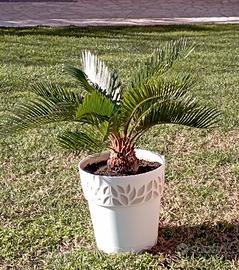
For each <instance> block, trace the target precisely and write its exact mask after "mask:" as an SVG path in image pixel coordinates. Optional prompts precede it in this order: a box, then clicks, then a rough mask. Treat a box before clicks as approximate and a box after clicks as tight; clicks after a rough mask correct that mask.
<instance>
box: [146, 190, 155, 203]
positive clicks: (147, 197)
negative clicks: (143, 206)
mask: <svg viewBox="0 0 239 270" xmlns="http://www.w3.org/2000/svg"><path fill="white" fill-rule="evenodd" d="M152 194H153V191H152V190H151V191H150V192H149V193H148V194H147V196H146V197H145V201H146V202H147V201H149V200H150V199H151V198H152Z"/></svg>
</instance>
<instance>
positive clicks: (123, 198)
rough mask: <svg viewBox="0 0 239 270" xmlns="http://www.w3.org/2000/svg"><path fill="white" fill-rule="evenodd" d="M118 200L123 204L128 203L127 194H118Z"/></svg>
mask: <svg viewBox="0 0 239 270" xmlns="http://www.w3.org/2000/svg"><path fill="white" fill-rule="evenodd" d="M120 200H121V202H122V203H123V204H124V205H128V203H129V200H128V198H127V196H125V195H123V194H120Z"/></svg>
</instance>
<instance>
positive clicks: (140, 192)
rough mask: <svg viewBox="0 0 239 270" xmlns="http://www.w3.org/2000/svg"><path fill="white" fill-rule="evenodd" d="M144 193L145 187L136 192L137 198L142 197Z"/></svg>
mask: <svg viewBox="0 0 239 270" xmlns="http://www.w3.org/2000/svg"><path fill="white" fill-rule="evenodd" d="M144 191H145V185H143V186H142V187H141V188H140V189H139V190H138V192H137V196H142V195H143V194H144Z"/></svg>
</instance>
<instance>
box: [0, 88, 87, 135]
mask: <svg viewBox="0 0 239 270" xmlns="http://www.w3.org/2000/svg"><path fill="white" fill-rule="evenodd" d="M32 92H34V93H35V94H36V95H37V96H36V97H35V98H34V97H32V99H30V100H28V101H26V102H24V103H22V104H18V105H17V106H16V107H15V108H14V110H12V111H10V112H9V113H8V115H7V116H6V119H5V124H4V125H3V126H2V127H1V133H6V134H7V133H13V132H17V131H20V130H23V129H30V128H35V127H39V126H41V125H44V124H49V123H52V122H62V121H76V118H75V113H76V109H77V107H78V106H79V105H80V104H81V103H82V97H81V95H80V93H78V92H72V91H70V90H67V89H63V88H61V87H59V86H56V85H54V84H51V83H39V84H36V85H33V88H32Z"/></svg>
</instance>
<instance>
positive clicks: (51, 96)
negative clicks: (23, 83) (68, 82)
mask: <svg viewBox="0 0 239 270" xmlns="http://www.w3.org/2000/svg"><path fill="white" fill-rule="evenodd" d="M31 92H33V93H35V94H36V95H38V96H41V97H42V98H45V99H46V100H50V101H52V102H54V103H55V104H59V103H72V104H73V105H76V106H77V104H80V103H81V102H82V99H83V97H82V95H81V93H80V92H79V91H72V90H68V89H64V88H62V87H61V86H59V85H56V84H54V83H51V82H44V83H37V84H33V85H32V87H31Z"/></svg>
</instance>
